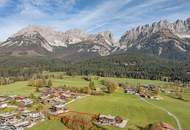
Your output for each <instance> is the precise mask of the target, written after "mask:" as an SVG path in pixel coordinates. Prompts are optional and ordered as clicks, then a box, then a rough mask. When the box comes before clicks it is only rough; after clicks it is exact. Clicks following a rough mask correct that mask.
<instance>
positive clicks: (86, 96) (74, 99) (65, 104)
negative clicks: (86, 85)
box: [64, 95, 89, 106]
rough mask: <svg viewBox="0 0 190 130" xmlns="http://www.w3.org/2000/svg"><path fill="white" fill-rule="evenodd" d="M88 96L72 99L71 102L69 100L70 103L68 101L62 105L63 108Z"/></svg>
mask: <svg viewBox="0 0 190 130" xmlns="http://www.w3.org/2000/svg"><path fill="white" fill-rule="evenodd" d="M88 96H89V95H86V96H82V97H78V98H76V99H73V100H71V101H69V102H67V103H65V104H64V105H65V106H66V105H69V104H71V103H73V102H75V101H76V100H79V99H82V98H85V97H88Z"/></svg>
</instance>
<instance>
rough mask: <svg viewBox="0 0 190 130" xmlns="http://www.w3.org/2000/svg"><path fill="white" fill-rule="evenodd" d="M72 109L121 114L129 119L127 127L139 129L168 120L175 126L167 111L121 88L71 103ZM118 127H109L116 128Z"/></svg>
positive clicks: (112, 129) (111, 129) (110, 129)
mask: <svg viewBox="0 0 190 130" xmlns="http://www.w3.org/2000/svg"><path fill="white" fill-rule="evenodd" d="M69 108H70V109H72V110H77V111H83V112H90V113H102V114H112V115H119V116H122V117H124V118H128V119H129V123H128V125H127V127H126V129H138V128H139V127H144V126H145V125H147V124H149V123H152V122H156V121H166V122H169V123H171V124H173V125H174V126H175V121H174V119H172V118H171V117H170V116H168V115H167V113H165V112H163V111H161V110H159V109H158V108H156V107H154V106H151V105H149V104H147V103H145V102H142V101H141V100H140V98H139V97H137V96H134V95H128V94H125V93H123V92H122V91H121V90H119V91H118V92H116V93H115V94H113V95H107V96H90V97H87V98H84V99H82V100H79V101H77V102H75V103H73V104H70V105H69ZM115 129H116V128H111V127H110V128H109V130H115Z"/></svg>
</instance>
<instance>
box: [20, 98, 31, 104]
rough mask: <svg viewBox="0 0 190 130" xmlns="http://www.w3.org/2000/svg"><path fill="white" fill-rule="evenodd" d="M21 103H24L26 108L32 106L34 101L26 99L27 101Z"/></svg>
mask: <svg viewBox="0 0 190 130" xmlns="http://www.w3.org/2000/svg"><path fill="white" fill-rule="evenodd" d="M21 102H22V103H23V104H24V105H25V106H27V105H31V104H32V103H33V101H32V100H31V99H29V98H25V99H23V100H21Z"/></svg>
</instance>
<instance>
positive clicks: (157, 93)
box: [154, 87, 160, 95]
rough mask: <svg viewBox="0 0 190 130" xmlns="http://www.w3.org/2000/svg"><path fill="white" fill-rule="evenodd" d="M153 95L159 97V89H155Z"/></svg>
mask: <svg viewBox="0 0 190 130" xmlns="http://www.w3.org/2000/svg"><path fill="white" fill-rule="evenodd" d="M154 93H155V95H160V87H156V88H155V89H154Z"/></svg>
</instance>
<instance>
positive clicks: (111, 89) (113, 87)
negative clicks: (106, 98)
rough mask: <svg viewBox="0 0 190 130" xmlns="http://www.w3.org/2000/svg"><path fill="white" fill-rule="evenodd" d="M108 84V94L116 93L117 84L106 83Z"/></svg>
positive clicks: (113, 82)
mask: <svg viewBox="0 0 190 130" xmlns="http://www.w3.org/2000/svg"><path fill="white" fill-rule="evenodd" d="M106 82H107V83H106V86H107V90H108V93H114V92H115V90H116V89H117V87H118V84H117V82H115V81H106Z"/></svg>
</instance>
